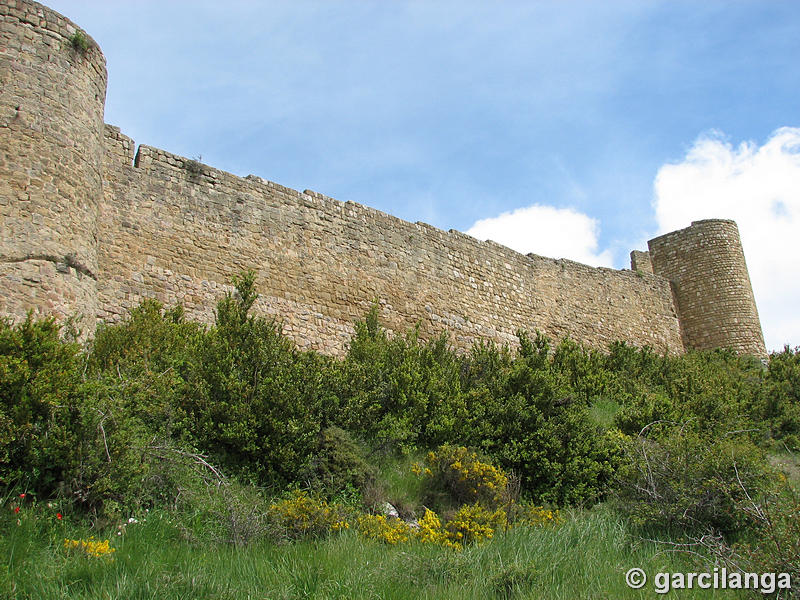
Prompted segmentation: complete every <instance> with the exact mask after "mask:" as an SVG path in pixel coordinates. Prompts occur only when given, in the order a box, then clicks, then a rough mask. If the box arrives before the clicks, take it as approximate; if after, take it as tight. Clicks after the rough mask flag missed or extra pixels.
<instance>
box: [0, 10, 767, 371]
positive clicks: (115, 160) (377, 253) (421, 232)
mask: <svg viewBox="0 0 800 600" xmlns="http://www.w3.org/2000/svg"><path fill="white" fill-rule="evenodd" d="M0 19H2V20H0V43H1V44H2V48H0V85H2V88H0V111H2V112H0V217H1V218H2V232H3V240H2V246H0V314H3V315H7V316H11V317H12V318H15V319H18V318H22V317H23V316H24V314H25V313H26V311H27V310H29V309H33V310H34V311H35V312H36V313H40V314H55V315H57V316H59V317H65V316H68V315H71V314H79V315H81V316H82V317H83V319H84V320H83V325H84V327H85V328H87V330H89V331H91V330H93V328H94V326H95V322H96V320H97V319H100V320H111V321H113V320H117V319H119V318H121V317H122V316H123V315H124V314H125V313H126V312H127V311H128V310H129V309H131V308H133V307H134V306H136V305H138V304H139V303H140V302H141V301H142V300H143V299H145V298H156V299H158V300H160V301H161V302H163V303H165V304H167V305H173V304H176V303H178V302H180V303H182V304H183V306H184V307H185V309H186V311H187V314H188V316H189V317H191V318H197V319H200V320H203V321H210V320H212V319H213V307H214V305H215V302H216V300H218V299H219V297H220V296H221V295H222V293H224V291H226V290H229V289H230V285H229V284H230V278H231V276H232V275H235V274H237V273H240V272H242V271H243V270H245V269H254V270H255V271H256V274H257V281H258V285H259V293H260V298H259V301H258V303H257V305H256V308H255V309H256V310H257V311H260V312H261V313H264V314H271V315H275V316H277V317H278V319H279V320H280V321H281V322H282V323H283V327H284V332H285V333H286V334H287V335H288V336H289V337H291V338H292V339H293V340H294V341H295V342H296V343H297V344H298V345H299V346H300V347H302V348H313V349H316V350H319V351H322V352H326V353H330V354H341V353H342V352H343V351H344V350H345V349H346V345H347V342H348V340H349V338H350V336H351V335H352V333H353V323H354V322H355V321H356V320H357V319H359V318H362V317H363V316H364V314H365V313H366V311H367V310H368V309H369V307H370V306H371V304H372V303H373V302H375V301H377V302H379V304H380V307H381V312H382V317H383V320H384V322H385V323H386V324H387V326H388V327H389V328H390V329H391V330H394V331H396V332H402V331H405V330H407V329H408V328H411V327H414V326H416V325H418V326H419V328H420V333H421V334H422V335H423V336H425V337H428V336H431V335H434V334H436V333H437V332H439V331H441V330H442V329H443V328H447V329H448V330H449V331H450V332H451V339H452V341H453V342H454V343H455V344H457V345H458V346H461V347H467V346H469V345H470V344H471V343H472V342H473V341H475V340H477V339H491V340H495V341H497V342H501V343H503V342H511V343H513V342H514V341H515V340H516V336H515V334H516V331H517V330H518V329H520V328H521V329H527V330H529V331H533V330H537V329H538V330H540V331H542V332H543V333H545V334H547V335H549V336H551V337H553V338H556V339H558V338H562V337H564V336H570V337H572V338H573V339H576V340H578V341H581V342H583V343H586V344H588V345H591V346H595V347H605V346H607V344H608V343H609V342H611V341H613V340H624V341H627V342H630V343H632V344H635V345H640V346H641V345H649V346H652V347H653V348H654V349H656V350H658V351H661V352H673V353H675V352H682V351H683V350H685V349H686V348H709V347H718V346H731V347H733V348H734V349H736V350H737V351H740V352H745V353H751V354H755V355H758V356H765V354H766V352H765V349H764V342H763V336H762V334H761V328H760V323H759V320H758V313H757V311H756V307H755V302H754V301H753V299H752V290H751V287H750V282H749V277H748V275H747V268H746V265H745V262H744V255H743V252H742V249H741V244H740V242H739V237H738V231H737V230H736V225H735V223H733V222H732V221H722V220H713V221H701V222H697V223H693V224H692V225H691V226H690V227H688V228H687V229H684V230H681V231H679V232H675V233H672V234H667V235H665V236H661V237H659V238H656V239H655V240H651V242H650V248H649V252H634V253H633V254H632V264H633V268H632V269H631V270H615V269H606V268H592V267H589V266H586V265H582V264H579V263H576V262H573V261H569V260H563V259H561V260H556V259H551V258H545V257H541V256H536V255H532V254H529V255H522V254H519V253H517V252H514V251H513V250H510V249H508V248H506V247H504V246H501V245H499V244H495V243H493V242H481V241H478V240H476V239H474V238H472V237H469V236H467V235H465V234H462V233H459V232H457V231H454V230H451V231H442V230H439V229H436V228H434V227H432V226H430V225H427V224H424V223H410V222H406V221H403V220H401V219H397V218H395V217H392V216H391V215H388V214H385V213H382V212H380V211H377V210H374V209H371V208H368V207H365V206H362V205H359V204H356V203H353V202H340V201H338V200H334V199H332V198H328V197H326V196H324V195H322V194H319V193H316V192H312V191H310V190H306V191H304V192H298V191H295V190H292V189H289V188H285V187H283V186H280V185H278V184H275V183H272V182H269V181H266V180H264V179H261V178H260V177H256V176H253V175H250V176H248V177H245V178H241V177H236V176H234V175H231V174H229V173H225V172H223V171H219V170H216V169H213V168H211V167H209V166H206V165H202V164H199V163H198V162H196V161H193V160H189V159H186V158H183V157H180V156H176V155H173V154H170V153H168V152H165V151H163V150H159V149H156V148H152V147H149V146H144V145H142V146H139V147H138V149H137V148H136V146H135V144H134V141H133V140H131V139H130V138H128V137H127V136H125V135H124V134H123V133H122V132H121V131H120V130H119V129H118V128H116V127H113V126H110V125H105V124H104V123H103V108H104V102H105V85H106V69H105V60H104V58H103V56H102V53H101V52H100V49H99V48H98V47H97V45H96V44H95V43H94V42H93V41H92V40H91V38H90V37H89V36H85V38H84V39H85V40H86V41H87V42H88V48H87V49H86V50H83V49H82V48H80V47H79V46H80V45H79V44H76V43H74V40H75V37H74V36H75V32H76V31H77V32H80V29H79V28H78V27H77V26H76V25H74V24H73V23H71V22H70V21H69V20H67V19H65V18H64V17H62V16H61V15H58V14H57V13H55V12H53V11H51V10H50V9H47V8H45V7H43V6H41V5H39V4H37V3H35V2H31V1H29V0H0Z"/></svg>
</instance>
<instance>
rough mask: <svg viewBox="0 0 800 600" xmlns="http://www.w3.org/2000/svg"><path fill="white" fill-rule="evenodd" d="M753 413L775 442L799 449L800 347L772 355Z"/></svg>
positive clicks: (795, 449)
mask: <svg viewBox="0 0 800 600" xmlns="http://www.w3.org/2000/svg"><path fill="white" fill-rule="evenodd" d="M754 413H755V415H754V416H755V418H756V419H758V420H760V421H762V422H764V423H766V424H767V426H768V427H769V432H768V435H769V438H770V439H771V440H772V441H773V442H775V443H776V444H777V445H780V446H786V447H787V448H788V449H789V450H792V451H797V450H800V348H795V349H794V350H792V349H791V348H789V347H788V346H786V347H785V348H784V349H783V351H781V352H776V353H773V354H772V355H771V356H770V360H769V368H768V370H767V374H766V376H765V379H764V385H763V387H762V388H761V394H760V397H759V398H758V402H757V403H756V405H755V407H754Z"/></svg>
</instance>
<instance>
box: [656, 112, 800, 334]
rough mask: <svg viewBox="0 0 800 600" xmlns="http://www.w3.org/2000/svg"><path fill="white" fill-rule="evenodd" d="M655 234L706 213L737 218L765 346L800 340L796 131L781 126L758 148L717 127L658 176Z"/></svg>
mask: <svg viewBox="0 0 800 600" xmlns="http://www.w3.org/2000/svg"><path fill="white" fill-rule="evenodd" d="M655 212H656V219H657V221H658V227H659V232H660V233H665V232H668V231H674V230H675V229H681V228H683V227H687V226H688V225H689V224H690V222H691V221H696V220H698V219H707V218H727V219H734V220H735V221H736V223H737V224H738V225H739V232H740V234H741V237H742V245H743V246H744V253H745V259H746V261H747V266H748V269H749V271H750V279H751V282H752V284H753V291H754V293H755V297H756V304H757V306H758V312H759V316H760V317H761V324H762V327H763V329H764V337H765V341H766V344H767V348H768V349H770V350H779V349H781V348H782V347H783V345H784V344H785V343H789V344H791V345H800V311H798V310H797V306H798V299H800V246H799V245H798V243H799V242H800V128H794V127H783V128H781V129H778V130H776V131H775V132H773V134H772V136H771V137H770V138H769V139H768V140H767V141H766V142H765V143H764V144H763V145H761V146H759V145H757V144H756V143H754V142H742V143H741V144H739V145H738V146H733V145H732V144H731V143H730V142H728V141H727V140H725V139H724V137H723V136H722V135H721V134H720V133H718V132H714V133H712V134H710V135H704V136H701V137H700V138H699V139H697V140H696V141H695V143H694V145H693V146H692V148H691V149H690V150H689V151H688V152H687V154H686V157H685V158H684V159H683V161H681V162H679V163H677V164H668V165H664V166H663V167H661V169H659V171H658V174H657V176H656V180H655Z"/></svg>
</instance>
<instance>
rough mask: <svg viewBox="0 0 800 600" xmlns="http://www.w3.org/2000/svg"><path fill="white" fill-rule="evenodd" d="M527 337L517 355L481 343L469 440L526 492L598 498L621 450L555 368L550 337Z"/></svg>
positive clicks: (470, 398)
mask: <svg viewBox="0 0 800 600" xmlns="http://www.w3.org/2000/svg"><path fill="white" fill-rule="evenodd" d="M519 338H520V350H519V353H518V355H517V356H516V357H514V358H512V357H511V356H510V355H509V354H508V352H506V351H504V350H496V349H492V348H491V347H486V346H478V347H476V348H475V349H473V353H472V355H471V357H470V359H469V362H468V363H467V365H466V367H465V375H464V377H465V378H466V379H467V380H468V381H471V383H472V384H471V386H470V388H469V389H468V392H467V395H466V399H467V413H468V415H469V417H468V420H467V422H466V423H465V425H464V437H463V440H462V441H463V442H466V444H468V445H470V446H472V447H474V448H476V449H478V450H480V451H481V452H483V453H484V454H486V455H488V456H490V457H491V458H492V459H493V460H494V461H496V462H497V463H498V464H499V465H500V466H501V467H502V468H503V469H505V470H506V471H511V472H514V473H516V474H518V475H519V477H520V480H521V484H522V490H523V493H527V494H528V495H530V496H532V497H533V498H535V499H536V500H537V501H538V502H546V503H555V504H565V503H566V504H582V503H593V502H595V501H597V500H599V499H601V498H602V497H603V495H604V494H605V493H606V491H607V488H608V485H609V483H610V481H611V478H612V476H613V473H614V469H615V467H616V463H617V461H618V455H617V453H616V451H615V449H614V447H613V446H609V445H608V444H607V440H606V438H605V437H604V436H603V434H602V430H601V429H600V428H599V427H598V426H597V425H595V424H594V422H593V421H592V419H591V417H590V414H589V407H588V405H587V403H586V402H584V401H583V400H581V399H578V398H576V397H575V396H574V395H573V393H572V390H571V388H570V385H569V382H568V380H567V378H566V377H565V375H564V373H563V372H561V370H560V369H559V368H556V367H554V366H553V363H552V355H551V352H550V343H549V340H548V339H547V338H546V337H544V336H542V335H540V334H537V335H536V337H535V338H533V339H531V338H530V337H529V336H528V335H527V334H525V333H524V332H520V334H519ZM473 369H476V370H477V371H478V372H477V373H472V372H471V371H472V370H473Z"/></svg>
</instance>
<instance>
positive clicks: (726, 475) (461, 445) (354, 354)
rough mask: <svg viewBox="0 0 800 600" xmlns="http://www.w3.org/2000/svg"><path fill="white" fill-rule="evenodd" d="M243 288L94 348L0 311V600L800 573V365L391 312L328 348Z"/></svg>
mask: <svg viewBox="0 0 800 600" xmlns="http://www.w3.org/2000/svg"><path fill="white" fill-rule="evenodd" d="M234 284H235V287H236V290H235V292H232V293H228V294H226V295H225V297H223V298H221V299H220V301H219V302H218V304H217V306H216V311H215V315H216V319H215V322H214V323H213V324H211V325H208V326H206V325H201V324H199V323H194V322H191V321H188V320H187V319H186V318H185V315H184V313H183V311H182V310H181V308H180V307H175V308H171V309H164V308H163V307H162V306H161V305H159V304H158V303H156V302H154V301H146V302H144V303H143V304H142V305H140V306H139V307H138V308H136V309H134V310H133V311H132V312H131V313H130V315H128V316H127V318H126V319H124V320H123V321H121V322H120V323H117V324H106V325H103V326H101V327H100V328H99V329H98V331H97V334H96V336H95V338H94V340H92V341H91V342H90V343H89V344H87V345H85V346H82V345H80V344H78V343H77V342H75V341H74V339H75V337H74V336H72V335H68V332H65V331H64V330H63V329H62V328H61V326H59V325H58V324H57V323H56V322H55V321H54V320H52V319H35V318H34V317H33V316H32V315H29V316H28V318H27V319H26V320H25V321H23V322H21V323H17V324H12V323H11V322H9V321H3V322H0V489H2V490H4V494H5V496H4V499H3V501H2V504H0V526H1V527H2V529H0V546H2V548H0V555H3V556H7V557H8V558H7V560H5V562H2V563H0V586H2V587H0V593H2V594H5V595H7V596H9V597H19V598H27V597H31V598H32V597H37V598H39V597H41V598H47V597H53V598H55V597H103V594H109V593H110V591H109V590H112V589H123V590H126V593H125V594H124V595H125V597H131V598H134V597H152V596H153V594H157V595H159V596H160V597H161V596H163V597H171V596H169V594H173V595H174V594H179V593H184V594H188V595H189V596H194V597H228V596H230V597H241V594H239V591H240V590H255V589H256V588H257V587H258V586H262V587H263V588H264V589H269V590H272V592H271V594H272V596H273V597H297V596H301V595H304V594H306V595H314V594H316V595H318V596H319V597H329V596H330V597H339V596H341V597H344V596H345V595H347V596H348V597H369V596H370V595H372V596H375V595H379V596H381V597H397V598H405V597H450V596H455V595H456V594H458V595H459V596H460V597H464V596H465V595H466V597H493V596H494V597H515V596H518V597H542V598H570V597H574V593H575V590H576V587H575V586H576V585H582V586H591V585H596V586H598V587H596V588H595V591H596V596H592V595H591V594H589V593H588V591H589V587H583V588H580V589H581V590H582V591H585V592H587V593H586V594H583V595H587V597H607V596H609V595H610V596H613V597H645V596H640V595H637V593H634V592H633V591H631V590H629V589H628V588H627V587H626V586H625V585H624V580H623V575H624V572H625V571H626V570H627V568H631V567H633V566H640V567H642V568H645V569H646V570H647V567H646V566H645V565H651V566H652V567H653V572H655V571H658V570H661V571H663V570H669V569H666V568H665V567H664V566H663V565H666V564H669V565H672V566H671V567H670V569H672V570H676V571H684V572H688V571H698V570H702V567H704V566H705V568H706V569H708V568H709V565H712V566H713V565H715V564H716V565H721V564H725V565H729V566H730V567H731V568H751V569H754V570H755V569H757V570H759V572H761V571H778V572H784V571H785V572H790V573H792V574H793V575H794V576H795V577H797V575H798V555H799V554H800V548H798V546H797V540H798V539H800V531H798V529H797V527H798V525H797V524H798V522H800V521H798V514H799V513H798V511H799V510H800V504H799V503H798V492H797V489H798V487H800V481H799V479H800V478H799V477H798V472H799V471H800V469H798V461H797V458H796V456H797V455H796V452H797V450H798V447H797V444H798V435H800V408H799V407H800V350H799V349H794V350H792V349H790V348H786V349H784V351H783V352H780V353H775V354H773V355H772V356H771V358H770V362H769V364H768V366H767V367H766V368H764V367H763V366H762V365H761V363H760V362H759V361H757V360H754V359H752V358H750V357H742V356H737V355H736V354H734V353H732V352H728V351H725V350H718V351H707V352H690V353H687V354H685V355H682V356H660V355H657V354H655V353H654V352H652V351H651V350H649V349H647V348H644V349H640V348H634V347H631V346H628V345H626V344H622V343H615V344H612V345H611V346H610V347H609V349H608V352H605V353H604V352H598V351H595V350H588V349H586V348H584V347H582V346H581V345H580V344H578V343H576V342H574V341H572V340H568V339H567V340H562V341H561V342H559V343H558V344H555V345H554V344H553V343H552V342H551V341H550V340H548V339H547V338H546V337H544V336H542V335H541V334H539V333H536V332H534V333H533V334H532V335H529V334H528V333H526V332H519V336H518V337H519V346H518V348H515V349H512V348H509V347H497V346H495V345H492V344H486V343H479V344H476V345H475V346H474V347H473V349H472V350H471V351H470V352H468V353H458V352H456V351H455V350H453V349H452V348H451V347H450V345H449V344H448V340H447V337H446V335H442V336H440V337H438V338H436V339H433V340H427V341H426V340H422V339H420V337H419V334H418V332H417V331H410V332H408V333H407V334H406V335H402V336H390V335H388V334H387V333H386V331H385V330H384V329H383V328H382V327H381V325H380V323H379V320H378V313H377V310H376V309H375V310H372V311H370V313H368V314H367V315H366V316H365V318H364V320H363V321H362V322H359V323H357V324H356V327H355V332H356V333H355V335H354V337H353V339H352V341H351V346H350V349H349V352H348V354H347V356H345V357H344V358H343V359H335V358H331V357H326V356H322V355H320V354H317V353H315V352H304V351H300V350H298V349H297V348H296V347H295V346H294V345H293V344H292V343H291V342H290V341H289V340H288V339H287V338H286V337H285V336H283V335H282V333H281V324H280V323H279V322H277V321H274V320H269V319H265V318H263V317H259V316H255V315H253V314H251V308H252V306H253V304H254V302H255V300H256V297H257V296H256V292H255V278H254V276H253V274H252V273H244V274H242V275H240V276H238V277H236V278H235V279H234ZM92 536H94V537H92ZM648 540H649V541H648ZM601 547H602V548H604V549H601ZM592 548H594V549H595V551H596V552H597V556H604V555H605V554H606V553H608V552H611V554H610V556H611V557H613V558H612V559H611V560H610V561H609V562H603V561H601V560H599V559H598V558H597V557H593V556H592V555H591V554H590V552H589V551H590V550H591V549H592ZM609 548H610V550H609ZM667 550H669V552H668V551H667ZM566 553H571V554H569V556H568V555H567V554H566ZM192 556H194V558H192ZM565 562H568V563H569V564H570V565H571V566H572V567H574V566H575V565H580V567H579V569H578V571H579V575H578V576H577V578H572V577H571V576H570V575H569V573H567V571H568V569H567V567H566V566H565ZM195 563H196V564H198V565H201V566H203V568H205V569H208V573H207V574H204V573H203V572H201V571H200V570H197V568H195V567H194V566H191V565H194V564H195ZM359 563H361V566H360V567H359ZM367 564H368V565H370V566H369V568H367V567H365V565H367ZM626 565H627V566H626ZM657 565H660V566H659V567H658V568H656V566H657ZM623 567H625V568H624V569H623ZM359 568H360V569H361V570H362V571H363V573H361V572H359V570H358V569H359ZM143 578H144V579H143ZM173 589H174V590H176V591H175V592H173V591H171V590H173ZM409 589H412V590H416V592H419V594H420V595H416V596H414V595H409V594H410V592H408V590H409ZM68 590H69V591H68ZM166 590H170V591H169V592H167V591H166ZM119 593H120V592H116V593H114V594H112V595H119ZM254 593H255V592H254ZM259 593H262V594H263V590H262V591H260V592H259ZM69 594H72V595H69ZM176 597H180V595H178V596H176ZM701 597H704V596H702V595H701ZM712 597H726V596H724V595H714V596H712Z"/></svg>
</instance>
